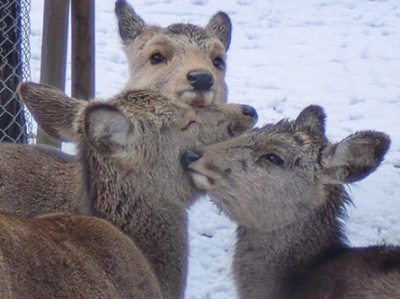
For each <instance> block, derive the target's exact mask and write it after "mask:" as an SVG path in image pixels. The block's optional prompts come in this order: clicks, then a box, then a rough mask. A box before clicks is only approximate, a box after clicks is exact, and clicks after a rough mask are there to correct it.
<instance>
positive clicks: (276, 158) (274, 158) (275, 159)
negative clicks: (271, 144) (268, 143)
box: [261, 154, 285, 166]
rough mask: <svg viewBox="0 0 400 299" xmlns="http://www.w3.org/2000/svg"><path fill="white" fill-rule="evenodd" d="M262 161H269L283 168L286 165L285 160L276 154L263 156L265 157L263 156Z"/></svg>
mask: <svg viewBox="0 0 400 299" xmlns="http://www.w3.org/2000/svg"><path fill="white" fill-rule="evenodd" d="M261 159H264V160H267V161H269V162H271V163H273V164H275V165H278V166H283V164H285V161H283V159H282V158H281V157H279V156H277V155H275V154H267V155H263V156H261Z"/></svg>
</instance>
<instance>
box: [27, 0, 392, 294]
mask: <svg viewBox="0 0 400 299" xmlns="http://www.w3.org/2000/svg"><path fill="white" fill-rule="evenodd" d="M129 2H130V3H131V4H132V5H133V7H134V8H135V10H136V11H137V12H138V13H139V14H140V15H141V16H142V17H143V19H144V20H145V21H146V22H149V23H157V24H160V25H168V24H170V23H173V22H191V23H195V24H198V25H205V24H206V23H207V21H208V19H209V18H210V17H211V16H212V15H213V14H214V13H215V12H216V11H218V10H223V11H225V12H227V13H228V14H229V15H230V17H231V19H232V24H233V38H232V44H231V48H230V50H229V58H228V73H227V82H228V86H229V101H230V102H240V103H247V104H250V105H252V106H254V107H255V108H256V109H257V110H258V113H259V125H262V124H264V123H267V122H275V121H277V120H279V119H281V118H294V117H296V116H297V114H298V113H299V112H300V110H301V109H302V108H304V107H305V106H307V105H309V104H318V105H322V106H323V107H324V108H325V110H326V113H327V115H328V119H327V132H328V136H329V138H330V139H331V140H333V141H339V140H340V139H342V138H344V137H346V136H347V135H349V134H350V133H352V132H355V131H357V130H362V129H375V130H380V131H384V132H386V133H388V134H389V135H390V136H391V138H392V145H391V150H390V152H389V153H388V155H387V156H386V159H385V161H384V162H383V164H382V166H381V167H380V168H379V169H378V170H377V171H376V172H375V173H374V174H372V175H371V176H369V177H368V178H366V179H365V180H364V181H362V182H360V183H358V184H354V185H352V186H351V187H350V188H349V191H350V194H351V195H352V198H353V201H354V207H353V206H351V207H349V218H348V220H347V228H348V234H349V238H350V241H351V243H352V244H353V245H368V244H373V243H382V242H387V243H400V155H399V154H400V130H399V125H400V2H399V1H398V0H386V1H385V0H380V1H379V0H376V1H372V0H370V1H367V0H335V1H333V0H303V1H297V0H287V1H278V0H221V1H211V0H188V1H183V0H147V1H146V0H135V1H133V0H131V1H129ZM31 5H32V7H31V52H32V54H31V70H32V80H33V81H39V77H40V73H39V72H40V45H41V33H42V29H41V27H42V16H43V0H32V1H31ZM95 13H96V96H97V97H108V96H111V95H113V94H114V93H116V92H118V91H119V90H120V89H121V88H122V87H123V86H124V84H125V82H126V80H127V73H128V69H127V64H126V58H125V55H124V53H123V51H122V49H121V44H120V40H119V35H118V31H117V22H116V18H115V16H114V1H110V0H96V12H95ZM69 79H70V76H69V75H68V80H69ZM67 85H69V82H67ZM189 233H190V260H189V277H188V285H187V290H186V298H191V299H200V298H213V299H214V298H215V299H217V298H235V296H236V293H235V290H234V287H233V282H232V279H231V275H230V262H231V254H232V248H233V245H234V235H235V225H234V224H233V223H231V222H230V221H229V220H228V219H227V218H226V217H224V216H223V215H220V214H219V213H218V212H217V210H216V208H215V207H214V206H213V205H212V204H211V203H209V201H208V200H207V199H206V198H204V199H202V200H200V201H199V202H197V203H196V204H195V205H194V206H193V207H192V208H191V209H190V226H189Z"/></svg>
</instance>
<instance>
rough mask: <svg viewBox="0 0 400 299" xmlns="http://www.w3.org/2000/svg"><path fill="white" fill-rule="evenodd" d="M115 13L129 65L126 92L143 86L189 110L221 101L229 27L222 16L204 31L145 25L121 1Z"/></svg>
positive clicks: (183, 26)
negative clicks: (189, 106) (191, 107)
mask: <svg viewBox="0 0 400 299" xmlns="http://www.w3.org/2000/svg"><path fill="white" fill-rule="evenodd" d="M115 14H116V16H117V20H118V30H119V34H120V37H121V40H122V44H123V50H124V51H125V53H126V56H127V60H128V64H129V79H128V82H127V83H126V86H125V87H126V88H137V89H143V88H149V89H151V90H154V91H157V92H159V93H161V94H163V95H165V96H167V97H170V98H172V99H177V100H180V101H183V102H185V103H188V104H190V105H192V106H207V105H209V104H211V103H225V102H227V93H228V88H227V84H226V82H225V73H226V60H227V57H226V56H227V51H228V49H229V46H230V43H231V35H232V23H231V20H230V18H229V16H228V15H227V14H226V13H225V12H222V11H219V12H217V13H216V14H215V15H213V16H212V17H211V18H210V20H209V22H208V24H207V25H206V26H205V27H200V26H196V25H194V24H184V23H174V24H170V25H169V26H167V27H161V26H157V25H148V24H146V23H145V21H144V20H143V19H142V18H141V17H140V16H139V15H138V14H137V13H136V12H135V10H134V9H133V8H132V7H131V6H130V5H129V4H128V3H127V2H126V1H125V0H118V1H116V2H115Z"/></svg>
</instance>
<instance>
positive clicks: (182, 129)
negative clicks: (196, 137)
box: [181, 119, 196, 131]
mask: <svg viewBox="0 0 400 299" xmlns="http://www.w3.org/2000/svg"><path fill="white" fill-rule="evenodd" d="M195 123H196V121H195V120H193V119H192V120H190V121H188V122H187V123H186V124H185V125H184V126H183V127H182V128H181V131H186V130H187V129H189V128H190V126H191V125H193V124H195Z"/></svg>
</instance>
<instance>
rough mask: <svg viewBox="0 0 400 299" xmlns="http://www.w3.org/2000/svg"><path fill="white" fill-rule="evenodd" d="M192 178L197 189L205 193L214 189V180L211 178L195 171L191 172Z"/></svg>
mask: <svg viewBox="0 0 400 299" xmlns="http://www.w3.org/2000/svg"><path fill="white" fill-rule="evenodd" d="M190 177H191V178H192V181H193V183H194V185H195V186H196V188H198V189H201V190H205V191H209V190H211V189H213V186H214V180H213V179H212V178H209V177H208V176H206V175H204V174H201V173H199V172H196V171H193V170H191V171H190Z"/></svg>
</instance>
